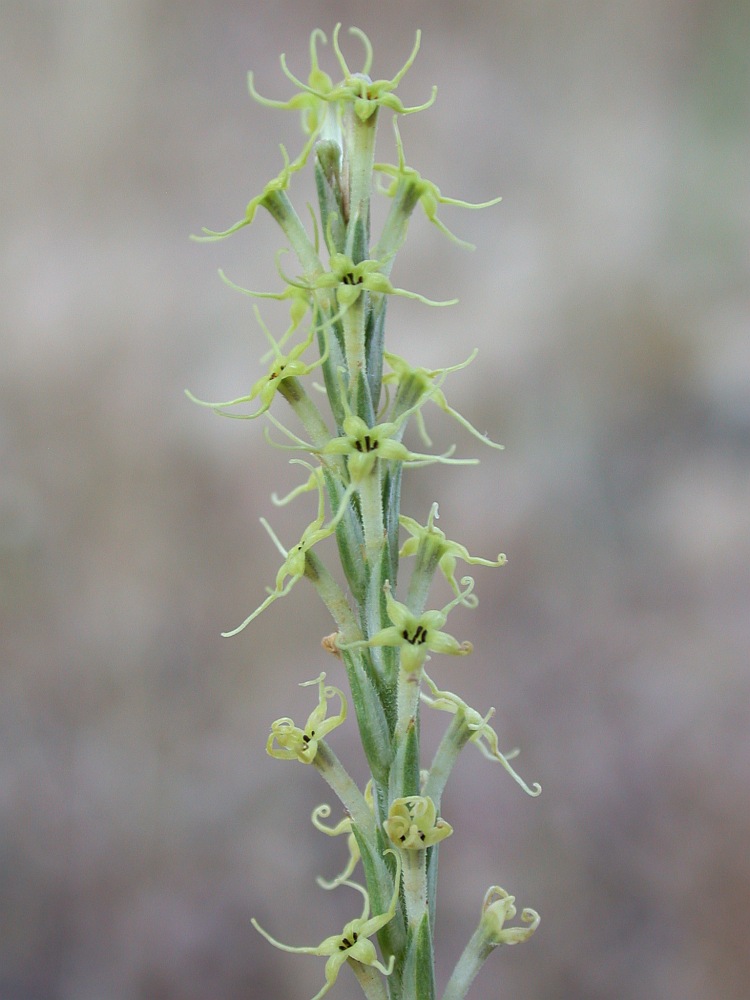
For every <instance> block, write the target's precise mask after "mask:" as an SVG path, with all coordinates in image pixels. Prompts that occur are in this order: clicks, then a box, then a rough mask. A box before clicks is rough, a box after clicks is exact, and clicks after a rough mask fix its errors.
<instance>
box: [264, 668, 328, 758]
mask: <svg viewBox="0 0 750 1000" xmlns="http://www.w3.org/2000/svg"><path fill="white" fill-rule="evenodd" d="M325 679H326V675H325V673H322V674H320V676H319V677H316V678H315V679H314V680H312V681H303V682H302V683H301V684H300V687H310V686H311V685H312V684H317V685H318V704H317V706H316V707H315V709H314V710H313V711H312V712H311V714H310V716H309V717H308V720H307V722H306V723H305V728H304V729H299V728H298V727H297V726H295V725H294V722H293V721H292V720H291V719H288V718H284V719H277V720H276V721H275V722H274V723H272V725H271V734H270V736H269V737H268V740H267V742H266V753H267V754H268V755H269V757H276V758H277V760H298V761H300V762H301V763H303V764H312V762H313V761H314V760H315V755H316V754H317V752H318V744H319V743H320V741H321V740H322V739H323V737H324V736H327V735H328V733H330V732H331V730H332V729H336V727H337V726H340V725H341V723H342V722H344V720H345V719H346V698H344V694H343V692H342V691H340V690H339V689H338V688H337V687H326V684H325ZM334 697H336V698H338V699H339V712H338V715H334V716H332V717H331V718H330V719H329V718H326V715H327V712H328V702H329V701H330V700H331V698H334ZM275 744H278V745H275Z"/></svg>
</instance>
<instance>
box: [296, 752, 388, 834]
mask: <svg viewBox="0 0 750 1000" xmlns="http://www.w3.org/2000/svg"><path fill="white" fill-rule="evenodd" d="M312 763H313V766H314V767H316V768H317V770H318V771H319V772H320V773H321V775H322V776H323V777H324V778H325V780H326V781H327V782H328V784H329V785H330V786H331V788H332V789H333V791H334V792H335V793H336V795H338V797H339V799H340V801H341V803H342V805H343V806H344V808H345V809H346V811H347V812H348V813H349V815H350V816H351V818H352V820H353V822H355V823H356V824H357V826H358V827H359V829H360V830H361V831H362V833H363V834H364V835H365V836H366V837H367V838H368V839H369V840H371V841H374V840H375V836H376V834H375V819H374V817H373V814H372V810H371V809H370V807H369V806H368V805H367V802H366V801H365V797H364V795H363V794H362V792H360V790H359V788H357V785H356V784H355V782H354V780H353V778H352V777H351V776H350V775H349V773H348V772H347V771H346V769H345V768H344V766H343V764H342V763H341V761H340V760H339V759H338V757H337V756H336V754H335V753H334V752H333V750H331V748H330V747H329V746H328V744H327V743H326V741H325V740H321V741H320V742H319V743H318V751H317V753H316V754H315V758H314V760H313V762H312Z"/></svg>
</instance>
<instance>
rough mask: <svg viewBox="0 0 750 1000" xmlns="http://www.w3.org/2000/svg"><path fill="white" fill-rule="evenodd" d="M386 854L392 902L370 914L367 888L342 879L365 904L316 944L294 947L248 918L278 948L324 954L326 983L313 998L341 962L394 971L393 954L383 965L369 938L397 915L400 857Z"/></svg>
mask: <svg viewBox="0 0 750 1000" xmlns="http://www.w3.org/2000/svg"><path fill="white" fill-rule="evenodd" d="M384 853H385V854H393V855H394V856H395V858H396V877H395V879H394V883H393V895H392V897H391V902H390V905H389V907H388V909H387V910H386V911H385V913H381V914H379V915H378V916H376V917H371V916H370V915H369V914H370V897H369V895H368V893H367V890H366V889H363V888H362V886H361V885H357V883H356V882H349V881H344V882H342V885H348V886H349V887H350V888H351V889H356V890H357V892H359V893H361V894H362V896H363V897H364V901H365V902H364V907H363V909H362V915H361V916H360V917H359V918H358V919H356V920H350V921H349V923H348V924H346V926H345V927H344V929H343V931H342V932H341V933H340V934H334V935H332V936H331V937H328V938H326V939H325V941H322V942H321V943H320V944H319V945H318V946H317V948H294V947H292V946H291V945H288V944H282V943H281V941H277V940H276V938H274V937H271V935H270V934H269V933H268V932H267V931H265V930H263V928H262V927H261V926H260V924H259V923H258V921H257V920H256V919H255V917H253V918H252V920H251V921H250V922H251V923H252V925H253V927H254V928H255V929H256V931H258V933H259V934H262V935H263V937H264V938H265V939H266V941H269V942H270V943H271V944H272V945H273V946H274V948H279V949H281V951H288V952H292V953H293V954H298V955H319V956H321V958H327V962H326V967H325V977H326V983H325V986H324V987H323V989H322V990H320V992H319V993H316V994H315V996H314V997H313V998H312V1000H320V998H321V997H323V996H325V994H326V993H327V992H328V991H329V990H330V988H331V987H332V986H333V984H334V983H335V982H336V980H337V978H338V974H339V972H340V970H341V966H342V965H343V964H344V962H351V963H359V964H361V965H365V966H371V967H372V968H375V969H377V970H378V971H379V972H382V973H383V975H384V976H390V974H391V973H392V972H393V965H394V962H395V956H394V955H391V957H390V960H389V962H388V964H387V965H383V963H382V962H380V961H379V960H378V957H377V952H376V951H375V945H374V944H373V943H372V941H370V938H371V937H372V936H373V934H377V933H378V931H380V930H381V929H382V928H383V927H385V925H386V924H387V923H390V921H391V920H393V918H394V917H395V915H396V906H397V904H398V895H399V888H400V885H401V858H400V857H399V855H398V852H397V851H393V850H390V849H389V850H387V851H385V852H384Z"/></svg>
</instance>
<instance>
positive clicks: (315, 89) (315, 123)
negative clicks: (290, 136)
mask: <svg viewBox="0 0 750 1000" xmlns="http://www.w3.org/2000/svg"><path fill="white" fill-rule="evenodd" d="M319 39H321V40H322V41H323V44H324V45H325V43H326V41H327V39H326V36H325V33H324V32H323V31H321V30H320V28H315V30H314V31H313V32H312V33H311V35H310V75H309V76H308V78H307V84H306V85H305V84H300V82H299V80H297V78H296V77H295V76H293V75H292V74H291V73H290V72H289V70H288V68H287V65H286V56H285V55H282V56H281V59H280V61H281V68H282V70H283V71H284V73H285V74H286V76H287V77H288V78H289V79H290V80H291V81H292V83H294V84H296V85H297V86H299V87H300V92H299V93H298V94H295V95H294V96H293V97H291V98H290V99H289V100H288V101H274V100H271V99H270V98H268V97H261V95H260V94H259V93H258V91H257V90H256V89H255V84H254V82H253V74H252V73H248V74H247V86H248V89H249V91H250V95H251V96H252V97H253V98H254V99H255V100H256V101H257V102H258V103H259V104H263V105H265V106H266V107H268V108H284V109H286V110H296V111H299V112H301V114H302V127H303V129H304V130H305V132H307V133H308V134H309V135H310V134H313V133H315V132H317V131H318V130H319V129H320V127H321V124H322V123H323V122H324V120H325V118H326V115H327V113H328V94H330V93H331V91H332V90H333V82H332V80H331V78H330V76H329V75H328V74H327V73H326V72H324V71H323V70H322V69H321V68H320V65H319V64H318V40H319ZM368 44H369V42H368Z"/></svg>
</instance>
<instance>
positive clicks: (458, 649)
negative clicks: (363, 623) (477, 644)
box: [339, 576, 474, 674]
mask: <svg viewBox="0 0 750 1000" xmlns="http://www.w3.org/2000/svg"><path fill="white" fill-rule="evenodd" d="M461 584H462V585H463V586H464V587H465V590H463V591H461V593H460V594H459V595H458V597H456V598H455V599H454V600H452V601H451V602H450V603H449V604H446V606H445V607H444V608H443V609H442V610H441V611H425V612H423V613H422V614H421V615H415V614H413V613H412V612H411V611H410V610H409V609H408V608H407V606H406V605H405V604H402V603H401V602H400V601H397V600H396V599H395V598H394V597H393V595H392V594H391V587H390V584H389V582H388V581H387V580H386V582H385V587H384V590H385V603H386V610H387V612H388V617H389V618H390V620H391V622H392V623H393V624H391V625H389V626H388V627H387V628H384V629H381V630H380V631H379V632H376V633H375V634H374V635H373V636H371V637H370V638H369V639H362V640H359V641H357V642H350V643H346V644H344V643H340V644H339V648H340V649H352V648H354V647H356V646H397V647H399V649H400V651H401V661H400V662H401V669H402V670H404V671H405V672H406V673H408V674H413V673H417V672H418V671H420V670H421V669H422V665H423V663H424V661H425V659H426V658H427V654H428V653H449V654H450V655H451V656H466V654H467V653H470V652H471V651H472V649H473V648H474V647H473V646H472V644H471V643H470V642H459V641H458V639H454V638H453V636H452V635H448V633H447V632H441V631H440V629H441V628H442V626H443V625H445V622H446V620H447V618H448V613H449V612H450V611H452V610H453V608H455V607H456V605H457V604H462V603H466V597H467V596H468V595H469V594H470V593H471V591H472V589H473V587H474V581H473V580H472V578H471V577H470V576H465V577H463V579H462V580H461Z"/></svg>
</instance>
